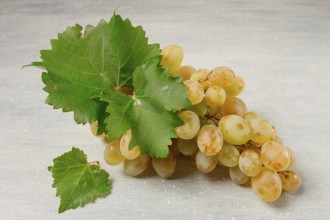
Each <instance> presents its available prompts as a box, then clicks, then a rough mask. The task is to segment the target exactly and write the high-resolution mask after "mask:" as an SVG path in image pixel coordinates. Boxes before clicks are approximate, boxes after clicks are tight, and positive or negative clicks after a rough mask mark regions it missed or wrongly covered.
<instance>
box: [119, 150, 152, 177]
mask: <svg viewBox="0 0 330 220" xmlns="http://www.w3.org/2000/svg"><path fill="white" fill-rule="evenodd" d="M148 164H149V156H148V155H147V154H142V155H140V156H138V157H137V158H135V159H134V160H125V161H124V172H125V174H127V175H128V176H137V175H140V174H141V173H142V172H143V171H145V170H146V169H147V167H148Z"/></svg>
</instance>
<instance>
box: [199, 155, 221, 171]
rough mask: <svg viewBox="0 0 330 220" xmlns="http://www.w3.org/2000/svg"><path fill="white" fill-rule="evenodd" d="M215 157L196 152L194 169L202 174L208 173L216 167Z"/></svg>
mask: <svg viewBox="0 0 330 220" xmlns="http://www.w3.org/2000/svg"><path fill="white" fill-rule="evenodd" d="M217 160H218V159H217V156H216V155H215V156H206V155H205V154H203V153H202V152H200V151H198V152H197V154H196V157H195V162H196V167H197V169H198V170H199V171H201V172H202V173H209V172H211V171H212V170H214V168H215V167H216V166H217Z"/></svg>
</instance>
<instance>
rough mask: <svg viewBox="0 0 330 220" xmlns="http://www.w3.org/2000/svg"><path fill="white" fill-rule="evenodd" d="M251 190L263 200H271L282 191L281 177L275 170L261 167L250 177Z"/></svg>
mask: <svg viewBox="0 0 330 220" xmlns="http://www.w3.org/2000/svg"><path fill="white" fill-rule="evenodd" d="M251 186H252V189H253V191H254V192H255V193H256V194H257V196H258V197H259V198H261V199H262V200H263V201H265V202H273V201H275V200H276V199H278V198H279V197H280V195H281V192H282V183H281V178H280V177H279V175H278V174H277V173H276V172H275V171H271V170H268V169H266V168H264V167H263V168H262V169H261V171H260V172H259V173H258V175H256V176H254V177H252V179H251Z"/></svg>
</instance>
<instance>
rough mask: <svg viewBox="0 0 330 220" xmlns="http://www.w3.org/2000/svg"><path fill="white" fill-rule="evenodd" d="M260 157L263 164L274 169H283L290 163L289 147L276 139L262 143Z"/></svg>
mask: <svg viewBox="0 0 330 220" xmlns="http://www.w3.org/2000/svg"><path fill="white" fill-rule="evenodd" d="M260 158H261V162H262V164H263V165H264V166H265V167H267V168H268V169H270V170H273V171H283V170H285V169H286V168H288V167H289V165H290V153H289V151H288V149H287V148H286V147H285V146H284V145H282V144H279V143H276V142H274V141H269V142H266V143H264V144H263V145H262V147H261V151H260Z"/></svg>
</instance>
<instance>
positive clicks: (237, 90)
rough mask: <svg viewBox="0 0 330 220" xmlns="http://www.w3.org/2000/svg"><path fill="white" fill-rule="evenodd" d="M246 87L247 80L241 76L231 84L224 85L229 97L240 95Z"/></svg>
mask: <svg viewBox="0 0 330 220" xmlns="http://www.w3.org/2000/svg"><path fill="white" fill-rule="evenodd" d="M244 88H245V81H244V79H243V78H242V77H241V76H237V75H236V77H235V79H234V82H233V83H232V84H230V85H229V86H226V87H224V90H225V91H226V94H227V97H234V96H238V95H239V94H241V93H242V92H243V90H244Z"/></svg>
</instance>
